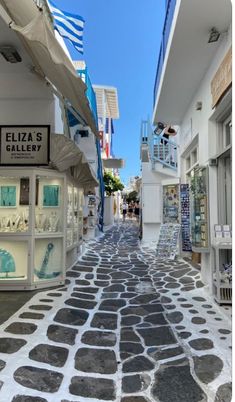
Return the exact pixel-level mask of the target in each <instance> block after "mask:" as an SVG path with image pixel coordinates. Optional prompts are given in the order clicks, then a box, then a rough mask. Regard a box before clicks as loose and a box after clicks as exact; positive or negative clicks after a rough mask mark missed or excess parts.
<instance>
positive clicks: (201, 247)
mask: <svg viewBox="0 0 235 402" xmlns="http://www.w3.org/2000/svg"><path fill="white" fill-rule="evenodd" d="M190 197H191V238H192V251H194V252H196V253H203V252H204V253H205V252H209V214H208V168H207V167H197V168H194V169H193V170H192V171H191V185H190Z"/></svg>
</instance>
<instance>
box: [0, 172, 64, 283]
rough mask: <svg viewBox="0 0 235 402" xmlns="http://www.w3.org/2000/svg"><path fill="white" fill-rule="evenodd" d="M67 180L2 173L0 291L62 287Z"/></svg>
mask: <svg viewBox="0 0 235 402" xmlns="http://www.w3.org/2000/svg"><path fill="white" fill-rule="evenodd" d="M65 185H66V176H65V174H62V173H58V172H56V171H54V170H52V169H37V168H36V169H28V168H27V169H26V168H21V169H18V168H17V169H16V168H0V290H25V289H27V290H31V289H36V288H46V287H51V286H55V285H59V284H63V283H64V279H65V227H66V225H65V218H66V217H65V213H64V211H65V205H66V204H65V202H66V198H65V191H64V189H65Z"/></svg>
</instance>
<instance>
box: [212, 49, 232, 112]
mask: <svg viewBox="0 0 235 402" xmlns="http://www.w3.org/2000/svg"><path fill="white" fill-rule="evenodd" d="M231 84H232V48H230V49H229V51H228V52H227V54H226V56H225V57H224V59H223V61H222V63H221V65H220V66H219V68H218V70H217V72H216V73H215V75H214V78H213V79H212V81H211V94H212V108H214V107H215V106H216V105H217V103H218V102H219V101H220V99H221V97H222V96H223V95H224V93H225V92H226V90H227V89H228V88H229V87H230V86H231Z"/></svg>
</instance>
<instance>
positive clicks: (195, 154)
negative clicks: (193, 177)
mask: <svg viewBox="0 0 235 402" xmlns="http://www.w3.org/2000/svg"><path fill="white" fill-rule="evenodd" d="M197 159H198V158H197V148H195V149H194V150H193V151H192V153H191V166H193V165H195V163H197Z"/></svg>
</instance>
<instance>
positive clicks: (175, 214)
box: [163, 184, 179, 223]
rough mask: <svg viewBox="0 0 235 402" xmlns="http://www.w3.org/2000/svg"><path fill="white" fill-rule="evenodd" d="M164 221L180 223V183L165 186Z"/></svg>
mask: <svg viewBox="0 0 235 402" xmlns="http://www.w3.org/2000/svg"><path fill="white" fill-rule="evenodd" d="M163 223H179V185H178V184H170V185H165V186H163Z"/></svg>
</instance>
